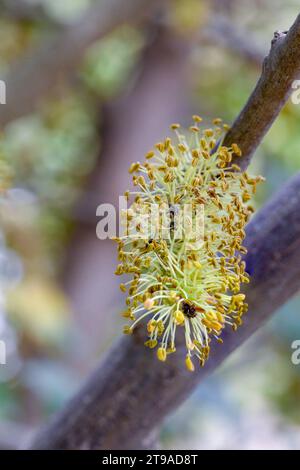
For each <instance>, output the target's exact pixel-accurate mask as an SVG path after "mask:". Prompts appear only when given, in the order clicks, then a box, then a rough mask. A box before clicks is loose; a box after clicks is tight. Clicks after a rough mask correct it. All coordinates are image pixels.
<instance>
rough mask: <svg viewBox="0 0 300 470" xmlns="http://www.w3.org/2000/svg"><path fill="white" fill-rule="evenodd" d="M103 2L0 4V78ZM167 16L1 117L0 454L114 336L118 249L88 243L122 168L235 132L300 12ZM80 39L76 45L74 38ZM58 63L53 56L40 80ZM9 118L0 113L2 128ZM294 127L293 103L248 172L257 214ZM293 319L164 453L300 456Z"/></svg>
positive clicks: (63, 395) (206, 398) (206, 389)
mask: <svg viewBox="0 0 300 470" xmlns="http://www.w3.org/2000/svg"><path fill="white" fill-rule="evenodd" d="M126 1H127V0H124V3H126ZM128 1H130V0H128ZM97 3H98V4H101V1H100V0H99V1H98V2H97V1H94V2H93V1H88V0H64V1H61V0H18V1H14V0H4V1H3V0H1V1H0V78H4V77H6V76H10V75H9V72H10V71H11V70H12V68H13V67H14V66H15V64H21V65H22V64H23V66H24V67H25V66H26V63H27V58H32V57H34V55H35V54H36V53H37V52H36V51H38V50H39V48H40V47H43V45H47V42H49V41H51V40H52V37H55V36H57V35H61V37H62V38H63V37H64V36H63V34H64V31H67V30H68V28H72V26H73V25H74V24H77V25H79V26H80V24H81V23H80V21H81V18H83V17H84V14H85V12H86V10H87V9H88V8H90V7H91V5H92V4H97ZM161 3H163V4H164V5H165V7H164V8H163V9H158V10H156V11H155V12H154V14H153V15H149V17H148V18H147V19H143V20H142V21H141V20H139V19H138V18H135V17H134V16H133V17H132V20H131V22H130V24H125V25H124V24H123V25H122V26H119V27H116V28H114V29H113V31H111V32H109V33H108V34H106V35H105V36H104V37H101V38H100V39H99V38H97V37H95V38H93V40H91V41H90V42H89V43H88V44H87V46H86V48H85V50H84V54H82V57H78V63H76V65H75V66H74V69H73V70H72V71H71V73H70V71H68V74H66V76H65V75H64V73H61V75H60V76H59V78H57V76H55V77H53V83H52V82H51V83H52V85H51V86H50V87H49V89H48V90H47V92H45V93H44V96H42V97H41V98H40V99H39V101H38V103H37V105H36V106H35V109H34V111H32V110H31V109H30V112H27V111H26V109H25V110H24V112H23V111H22V112H20V113H19V114H20V115H18V118H17V119H15V118H14V119H9V120H8V119H6V118H5V119H4V121H5V126H4V125H3V126H2V128H1V137H0V190H1V195H0V218H1V223H0V231H1V236H0V339H1V340H4V341H5V342H6V344H7V364H6V366H0V448H2V449H8V448H16V447H18V446H20V445H23V444H24V442H26V441H28V439H29V438H30V436H31V435H32V433H33V432H34V431H35V430H36V429H37V428H38V427H39V426H40V425H41V424H42V423H44V422H45V421H46V420H47V419H48V418H49V417H50V416H51V415H52V414H53V413H54V412H55V411H57V410H58V409H60V408H61V407H62V406H63V404H64V403H65V402H66V400H67V399H68V398H69V397H70V396H72V395H73V394H74V393H75V392H76V390H77V389H78V388H79V387H80V385H81V384H82V383H83V381H84V379H85V378H86V376H87V375H88V373H89V372H90V371H91V370H92V369H93V368H94V366H95V365H96V364H97V363H98V361H99V360H100V358H101V357H102V355H103V354H104V353H105V352H106V351H107V350H108V348H109V347H110V345H111V344H112V342H113V341H114V340H115V339H116V338H117V337H119V336H120V334H121V331H122V323H123V322H122V319H121V318H120V316H119V312H120V310H121V309H122V308H123V302H124V298H123V297H122V295H121V293H120V291H119V289H118V279H115V276H114V274H113V273H114V269H115V262H116V256H115V246H114V244H113V243H112V242H110V241H99V240H97V238H96V233H95V230H96V224H97V217H96V207H97V206H98V204H100V203H102V202H111V203H116V202H117V200H118V196H119V194H122V192H123V191H124V190H125V189H126V188H127V185H128V183H129V177H128V174H127V167H128V166H129V164H130V162H132V161H136V160H139V159H142V158H143V154H144V153H145V152H146V151H148V150H150V149H151V147H152V145H153V144H154V143H155V142H156V141H157V140H160V139H161V138H163V137H165V136H166V134H167V133H168V126H169V124H171V123H172V122H174V121H175V122H178V121H179V122H181V123H182V124H183V125H187V124H188V123H189V120H190V116H191V115H192V114H193V113H197V114H200V115H201V116H203V117H204V119H205V120H206V119H207V120H208V121H209V120H211V119H212V118H214V117H221V118H222V119H224V120H225V121H226V122H228V123H230V122H232V120H233V119H234V118H235V117H236V115H237V114H238V112H239V111H240V109H241V108H242V106H243V105H244V103H245V101H246V100H247V98H248V96H249V94H250V92H251V91H252V89H253V87H254V85H255V83H256V81H257V79H258V77H259V74H260V70H261V64H262V61H263V58H264V56H265V55H266V54H267V53H268V50H269V47H270V40H271V38H272V37H273V33H274V31H275V30H278V29H280V30H286V29H288V28H289V26H290V25H291V24H292V22H293V21H294V19H295V17H296V16H297V14H298V13H299V2H298V1H297V0H284V1H283V0H251V1H250V0H224V1H221V0H212V1H208V0H170V1H169V2H161ZM77 30H78V34H79V35H80V34H81V33H80V32H82V34H83V35H84V34H85V33H84V31H85V30H84V24H83V25H82V30H81V29H80V27H79V28H77ZM45 50H47V48H46V49H45ZM55 53H57V51H53V50H51V49H49V50H48V55H47V54H45V56H44V58H43V60H44V65H43V66H44V67H47V62H48V61H51V60H52V57H51V54H55ZM28 60H29V59H28ZM16 70H18V71H20V70H21V69H20V67H19V68H18V69H16ZM40 74H41V77H42V76H43V68H40V69H38V70H37V75H36V77H34V79H33V80H32V81H30V82H28V81H25V82H24V84H23V86H24V90H25V94H26V93H27V90H28V95H29V96H30V89H32V87H33V88H34V87H35V86H37V84H38V82H39V80H40V76H39V75H40ZM8 86H9V84H8ZM8 107H9V103H8V104H7V107H6V105H0V122H3V121H2V120H1V115H2V116H4V115H5V113H6V112H7V109H8ZM299 119H300V105H299V106H297V105H294V104H292V103H291V102H289V103H288V104H287V105H286V106H285V108H284V110H283V112H282V113H281V115H280V117H279V118H278V119H277V121H276V123H275V124H274V126H273V127H272V129H271V131H270V132H269V134H268V136H267V138H266V139H265V141H264V143H263V145H262V146H261V147H260V149H259V150H258V151H257V153H256V156H255V158H254V159H253V163H252V164H251V169H250V170H251V171H253V172H255V173H260V174H263V175H264V176H265V177H266V178H267V182H266V184H265V185H262V186H261V187H260V188H259V191H258V194H257V198H256V202H255V203H256V206H257V207H258V208H259V206H261V205H262V204H263V203H264V201H265V200H267V199H268V198H270V196H271V195H272V193H274V192H275V191H276V190H277V189H278V188H279V187H281V186H282V184H283V183H284V182H285V181H286V180H287V179H288V178H289V176H291V175H292V174H294V173H295V172H297V171H298V170H299V169H300V135H299ZM8 121H9V122H8ZM299 309H300V298H298V297H296V298H294V299H292V300H291V301H290V302H289V303H288V304H287V305H285V306H284V308H282V309H281V311H279V312H278V313H277V314H276V315H275V316H274V318H273V320H272V321H271V322H270V323H269V324H268V325H267V326H266V327H264V328H263V329H262V330H261V331H260V332H259V333H258V334H256V335H255V337H253V338H252V339H251V340H250V341H248V343H247V344H246V345H245V346H243V347H242V348H240V349H239V350H238V351H237V352H236V353H235V354H234V355H233V356H232V357H231V358H230V359H229V360H228V361H227V362H226V364H224V366H222V368H221V369H220V370H219V371H218V373H216V374H214V376H212V377H211V378H210V379H208V380H207V381H206V382H205V384H204V385H201V387H199V388H198V390H196V392H195V393H194V394H193V396H192V397H191V398H190V399H189V400H188V401H187V402H185V403H184V404H183V405H182V406H181V407H180V409H178V410H177V412H176V413H174V414H173V416H171V417H169V418H168V419H167V421H166V422H165V424H164V426H163V428H162V430H161V433H160V437H161V446H162V447H163V448H166V449H228V448H236V449H254V448H262V449H272V448H274V449H297V448H298V449H299V448H300V365H299V366H296V365H293V364H292V362H291V354H292V349H291V343H292V341H294V340H296V339H300V320H299V315H300V312H299Z"/></svg>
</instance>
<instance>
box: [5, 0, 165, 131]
mask: <svg viewBox="0 0 300 470" xmlns="http://www.w3.org/2000/svg"><path fill="white" fill-rule="evenodd" d="M158 3H159V1H158V0H150V1H149V0H128V1H126V2H124V1H123V0H102V1H101V2H97V3H95V4H94V5H93V6H92V7H90V8H89V9H88V11H87V12H86V13H85V14H84V16H83V17H82V18H81V19H80V20H79V21H77V22H76V23H74V24H71V25H70V26H66V27H65V28H63V29H62V30H61V31H58V32H56V33H55V35H54V36H53V37H51V39H49V40H47V41H46V42H45V43H44V44H42V45H41V46H40V47H39V48H38V49H37V50H34V51H33V52H32V53H31V55H30V56H29V57H25V58H24V59H22V60H21V61H20V62H18V63H17V64H15V66H13V67H12V68H11V70H10V72H9V75H8V76H7V77H6V78H5V83H6V88H7V97H6V101H7V104H6V105H5V106H2V107H1V109H0V111H1V114H0V126H4V125H5V124H7V123H8V122H10V121H11V120H13V119H16V118H18V117H20V116H23V115H25V114H28V113H30V112H32V111H34V110H35V108H36V107H37V106H38V104H39V103H40V101H41V100H42V99H44V98H45V97H47V96H49V94H50V93H53V91H54V90H55V87H56V85H57V84H58V83H59V81H60V80H64V81H67V80H68V79H69V78H70V77H72V76H73V74H74V70H75V69H76V67H77V66H78V64H80V61H81V60H82V57H83V55H84V52H85V50H86V49H87V47H88V46H89V45H90V44H92V43H93V42H94V41H95V40H97V39H99V38H101V37H103V36H104V35H105V34H107V33H109V32H110V31H111V30H113V29H114V28H116V27H117V26H118V25H120V24H123V23H126V22H132V21H137V20H139V19H141V18H144V17H146V16H147V15H148V14H149V12H151V11H153V8H154V7H155V6H156V5H157V4H158ZM160 3H161V2H160Z"/></svg>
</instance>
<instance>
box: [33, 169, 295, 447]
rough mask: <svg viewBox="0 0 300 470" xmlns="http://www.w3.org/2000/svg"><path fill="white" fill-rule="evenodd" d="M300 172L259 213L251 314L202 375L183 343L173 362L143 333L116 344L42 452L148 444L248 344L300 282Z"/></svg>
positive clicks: (253, 227) (250, 262) (254, 225)
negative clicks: (188, 360)
mask: <svg viewBox="0 0 300 470" xmlns="http://www.w3.org/2000/svg"><path fill="white" fill-rule="evenodd" d="M299 204H300V174H299V175H298V176H297V177H295V178H294V179H293V180H292V181H291V182H290V183H289V185H288V186H286V187H285V188H284V189H282V190H281V191H280V192H279V193H278V194H277V195H276V196H275V197H274V198H273V199H272V201H271V202H269V203H268V204H266V206H265V207H264V208H263V209H262V210H261V211H260V212H259V213H258V214H257V215H256V216H255V217H254V218H253V220H252V221H251V222H250V224H249V225H248V228H247V238H246V246H247V247H248V249H249V252H248V255H247V257H246V263H247V270H248V271H249V272H250V273H251V283H250V284H249V288H248V290H247V292H246V294H247V301H248V303H249V313H248V314H247V315H246V316H245V323H244V325H243V326H242V327H241V328H240V329H239V330H238V331H237V332H233V331H232V330H228V329H227V330H225V331H224V335H223V338H224V344H223V345H219V344H217V343H216V344H214V345H213V347H212V353H211V357H210V359H209V361H208V362H207V364H206V365H205V367H204V368H203V369H201V370H199V371H198V372H195V373H193V374H192V373H190V372H188V371H187V370H186V369H185V367H184V357H185V350H184V345H183V344H182V345H179V348H177V352H176V354H174V355H171V356H169V358H168V361H167V363H161V362H159V361H157V360H156V359H155V358H154V353H153V351H150V350H148V349H146V348H144V346H143V341H144V340H145V331H144V330H143V329H142V330H138V331H137V332H136V334H135V335H134V336H133V337H125V338H123V339H121V340H120V341H118V342H117V344H116V345H115V347H114V348H113V349H112V350H111V351H110V352H109V353H108V356H107V358H106V359H105V360H104V362H103V364H102V365H101V366H100V367H99V369H98V370H97V371H96V372H95V373H94V375H93V376H92V378H91V379H90V380H89V381H88V382H87V384H86V385H85V386H84V388H83V390H81V391H80V392H79V393H78V394H77V396H76V397H75V398H74V399H73V400H72V401H71V402H70V403H69V404H68V405H67V406H66V407H65V409H64V410H63V411H62V413H61V414H60V415H58V416H57V417H56V418H55V420H54V421H53V422H52V424H50V426H49V427H48V428H46V429H45V430H44V431H43V432H42V433H41V434H40V435H39V436H38V437H37V439H36V441H35V442H34V444H33V448H38V449H99V448H102V449H105V448H109V449H116V448H117V449H120V448H138V447H143V446H144V445H145V440H146V439H147V438H148V436H149V434H150V433H151V432H152V431H153V430H154V429H155V428H156V427H157V426H158V425H159V424H160V423H161V422H162V420H163V418H164V417H165V416H166V415H167V414H168V413H169V412H171V411H172V410H173V409H174V408H176V406H178V405H179V404H180V403H181V402H182V401H183V400H184V399H185V398H186V397H187V396H188V395H189V394H190V393H191V391H192V390H193V389H194V387H195V386H196V385H198V383H199V382H200V381H202V380H203V379H204V378H205V377H206V376H207V375H208V374H209V373H211V372H212V371H213V370H215V369H216V367H217V366H218V365H219V364H220V363H221V362H222V361H224V360H225V359H226V358H227V357H228V355H229V354H230V353H231V352H232V351H233V350H234V349H236V348H237V347H238V346H240V345H241V344H242V343H243V342H244V341H246V340H247V339H248V338H249V337H250V336H251V335H252V334H253V333H254V332H255V331H256V330H257V329H258V328H260V327H261V326H262V325H263V324H264V323H265V321H266V320H267V319H268V318H269V317H270V316H271V315H272V314H273V313H274V312H275V310H276V309H277V308H278V307H280V306H281V305H282V304H283V303H284V302H285V301H286V300H287V299H288V298H289V297H290V296H292V295H294V294H295V293H296V292H297V290H298V289H299V287H300V211H299Z"/></svg>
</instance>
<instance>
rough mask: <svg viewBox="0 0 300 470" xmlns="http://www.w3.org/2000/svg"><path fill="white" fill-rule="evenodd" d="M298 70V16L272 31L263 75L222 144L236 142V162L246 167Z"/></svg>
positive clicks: (299, 69)
mask: <svg viewBox="0 0 300 470" xmlns="http://www.w3.org/2000/svg"><path fill="white" fill-rule="evenodd" d="M299 73H300V15H298V17H297V19H296V21H295V22H294V24H293V25H292V27H291V29H290V30H289V32H288V33H287V34H286V33H279V32H276V33H275V34H274V38H273V40H272V45H271V50H270V53H269V55H268V56H267V57H266V58H265V60H264V62H263V67H262V74H261V77H260V79H259V80H258V82H257V85H256V87H255V89H254V91H253V92H252V94H251V96H250V98H249V99H248V101H247V103H246V105H245V107H244V108H243V110H242V111H241V113H240V114H239V116H238V117H237V119H236V120H235V122H234V123H233V125H232V128H231V130H230V131H229V132H228V133H227V135H226V136H225V139H224V145H228V146H229V145H231V144H232V143H233V142H235V143H237V144H238V145H239V146H240V147H241V149H242V153H243V157H242V160H241V159H239V158H238V157H237V158H236V163H238V164H241V167H242V168H246V167H247V165H248V164H249V162H250V159H251V157H252V155H253V153H254V152H255V150H256V148H257V147H258V146H259V144H260V143H261V141H262V139H263V138H264V136H265V134H266V133H267V132H268V130H269V128H270V127H271V125H272V123H273V122H274V120H275V119H276V117H277V116H278V114H279V112H280V110H281V109H282V107H283V105H284V104H285V103H286V101H287V100H288V98H289V96H290V94H291V92H292V83H293V81H294V80H295V79H296V78H297V76H298V75H299Z"/></svg>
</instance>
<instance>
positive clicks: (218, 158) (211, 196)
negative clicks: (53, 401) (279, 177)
mask: <svg viewBox="0 0 300 470" xmlns="http://www.w3.org/2000/svg"><path fill="white" fill-rule="evenodd" d="M193 119H194V123H193V126H192V127H190V128H189V130H188V131H182V130H181V128H180V126H179V125H178V124H173V125H172V126H171V129H172V130H173V131H174V133H175V138H173V139H170V138H167V139H166V140H165V141H163V142H159V143H158V144H156V146H155V149H154V150H153V151H151V152H149V153H148V154H147V155H146V161H145V162H144V163H139V162H137V163H133V164H132V165H131V167H130V170H129V172H130V173H131V174H133V184H134V186H135V187H136V188H137V189H136V191H127V192H126V193H125V196H126V198H127V199H128V201H129V204H130V207H129V209H128V210H126V211H125V214H123V215H124V216H125V218H126V224H127V228H128V223H131V224H132V223H133V224H134V227H135V232H134V233H130V231H128V230H127V231H126V233H125V234H124V236H120V237H118V238H117V242H118V255H119V260H120V264H119V265H118V267H117V270H116V274H117V275H123V274H130V279H129V280H128V281H127V282H124V283H122V284H121V285H120V288H121V290H122V291H123V292H127V294H128V296H127V299H126V304H127V308H126V310H125V311H124V312H123V316H124V317H125V318H128V319H129V320H131V324H130V325H128V326H126V327H125V328H124V332H125V333H128V334H130V333H132V332H133V331H134V328H135V327H136V325H137V324H139V323H140V322H144V321H145V322H146V325H147V332H148V339H147V341H146V342H145V345H146V346H148V347H149V348H156V347H157V357H158V359H160V360H161V361H165V360H166V359H167V356H168V355H169V354H171V353H174V352H175V351H176V341H175V340H176V334H177V333H178V328H179V329H183V332H184V338H185V344H186V350H187V354H186V366H187V368H188V369H189V370H191V371H193V370H194V363H193V357H197V358H198V360H199V361H200V364H201V365H202V366H203V365H204V363H205V361H206V359H207V358H208V356H209V352H210V342H211V339H212V338H216V340H217V341H219V342H222V339H221V333H222V331H223V329H224V327H225V325H226V324H227V325H231V327H232V328H233V329H234V330H236V329H237V327H238V326H240V325H241V324H242V321H243V320H242V317H243V315H244V314H245V312H246V311H247V303H246V302H245V295H244V294H242V293H240V286H241V284H242V283H248V282H249V276H248V274H247V272H246V271H245V268H246V266H245V262H244V261H243V255H244V254H245V253H246V249H245V247H243V246H242V242H243V240H244V237H245V231H244V227H245V225H246V224H247V222H248V220H249V217H250V215H251V214H252V212H253V208H252V206H251V205H249V204H248V202H249V200H250V199H251V197H252V194H254V193H255V190H256V185H257V183H258V182H259V181H261V180H262V179H263V178H262V177H254V178H253V177H250V176H249V175H248V174H247V173H246V172H242V171H241V170H240V168H239V166H238V165H237V164H235V163H232V158H233V155H235V156H241V151H240V149H239V147H238V146H237V145H236V144H232V146H231V147H225V146H223V145H222V143H221V142H222V135H223V133H224V129H225V130H226V129H227V127H226V126H225V125H222V122H221V120H220V119H216V120H214V121H213V126H212V128H209V129H203V130H201V128H200V127H199V123H200V122H201V120H202V119H201V118H200V117H199V116H194V117H193ZM154 204H156V205H159V207H162V206H163V207H165V208H167V211H166V212H167V215H168V217H167V223H166V221H165V219H164V223H162V224H159V223H155V224H154V229H153V228H152V232H151V236H150V235H149V233H148V232H147V233H146V231H145V227H144V224H143V221H142V218H141V215H143V214H144V213H145V212H147V211H146V209H147V208H149V207H150V206H152V205H154ZM184 205H189V207H191V211H192V216H193V215H194V214H196V212H197V210H198V209H199V207H203V212H204V219H203V224H204V230H203V236H202V239H201V237H197V233H196V235H195V236H194V238H193V239H192V242H191V237H188V236H187V230H183V232H182V233H183V236H181V237H178V236H177V235H176V233H177V232H176V230H177V227H176V225H178V223H177V224H176V223H175V221H176V219H177V213H178V210H177V209H175V208H178V207H183V206H184ZM141 207H142V208H143V209H142V210H141V209H140V208H141ZM145 208H146V209H145ZM159 220H160V221H161V219H159ZM179 220H181V222H180V223H182V220H183V219H182V218H181V219H180V218H179ZM180 223H179V225H180ZM166 228H167V230H166ZM180 228H181V227H180ZM162 232H163V234H164V236H162ZM166 233H167V236H166Z"/></svg>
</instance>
